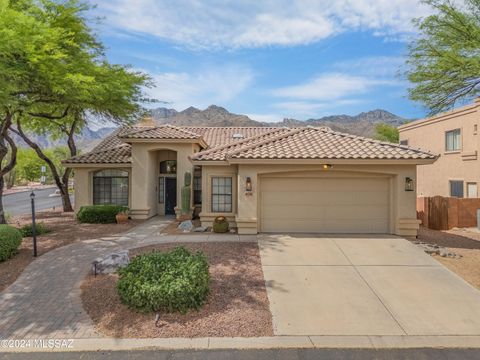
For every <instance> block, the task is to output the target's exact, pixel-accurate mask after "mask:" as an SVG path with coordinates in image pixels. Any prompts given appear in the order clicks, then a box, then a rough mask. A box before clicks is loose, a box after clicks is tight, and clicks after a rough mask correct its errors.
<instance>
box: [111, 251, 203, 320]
mask: <svg viewBox="0 0 480 360" xmlns="http://www.w3.org/2000/svg"><path fill="white" fill-rule="evenodd" d="M119 275H120V278H119V281H118V284H117V289H118V293H119V295H120V299H121V300H122V302H123V303H124V304H126V305H128V306H129V307H131V308H134V309H136V310H138V311H142V312H149V311H165V312H174V311H180V312H181V313H182V314H185V313H186V312H187V311H188V310H189V309H196V310H198V309H199V308H200V307H201V306H202V305H203V304H204V303H205V301H206V299H207V295H208V291H209V290H208V285H209V282H210V275H209V273H208V261H207V258H206V257H205V255H204V254H203V253H201V252H197V253H195V254H192V253H191V252H190V251H188V250H187V249H185V248H184V247H177V248H175V249H173V250H172V251H169V252H158V251H157V252H152V253H149V254H145V255H140V256H137V257H135V258H134V259H133V260H132V261H131V262H130V264H128V265H127V266H126V267H124V268H122V269H120V270H119Z"/></svg>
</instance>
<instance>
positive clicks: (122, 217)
mask: <svg viewBox="0 0 480 360" xmlns="http://www.w3.org/2000/svg"><path fill="white" fill-rule="evenodd" d="M115 219H116V220H117V224H125V223H127V222H128V214H125V213H120V214H117V215H116V216H115Z"/></svg>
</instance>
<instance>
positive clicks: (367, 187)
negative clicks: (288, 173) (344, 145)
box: [260, 177, 389, 233]
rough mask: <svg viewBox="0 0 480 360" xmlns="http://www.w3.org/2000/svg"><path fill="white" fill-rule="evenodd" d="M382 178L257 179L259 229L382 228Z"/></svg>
mask: <svg viewBox="0 0 480 360" xmlns="http://www.w3.org/2000/svg"><path fill="white" fill-rule="evenodd" d="M388 209H389V186H388V179H387V178H306V177H304V178H273V177H272V178H262V179H261V194H260V223H261V224H260V227H261V231H263V232H324V233H387V232H389V231H388V228H389V226H388V224H389V215H388V214H389V211H388Z"/></svg>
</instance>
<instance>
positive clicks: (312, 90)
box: [272, 72, 391, 101]
mask: <svg viewBox="0 0 480 360" xmlns="http://www.w3.org/2000/svg"><path fill="white" fill-rule="evenodd" d="M389 84H391V81H390V80H380V79H372V78H367V77H362V76H354V75H348V74H344V73H336V72H334V73H324V74H320V75H318V76H316V77H315V78H313V79H311V80H309V81H307V82H305V83H303V84H299V85H292V86H286V87H282V88H278V89H274V90H273V91H272V94H273V95H274V96H277V97H283V98H292V99H300V100H315V101H332V100H338V99H342V98H346V97H348V96H351V95H358V94H362V93H365V92H366V91H367V90H369V89H371V88H372V87H374V86H378V85H389Z"/></svg>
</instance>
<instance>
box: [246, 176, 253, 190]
mask: <svg viewBox="0 0 480 360" xmlns="http://www.w3.org/2000/svg"><path fill="white" fill-rule="evenodd" d="M245 193H246V194H251V193H252V178H251V177H250V176H247V177H246V178H245Z"/></svg>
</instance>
